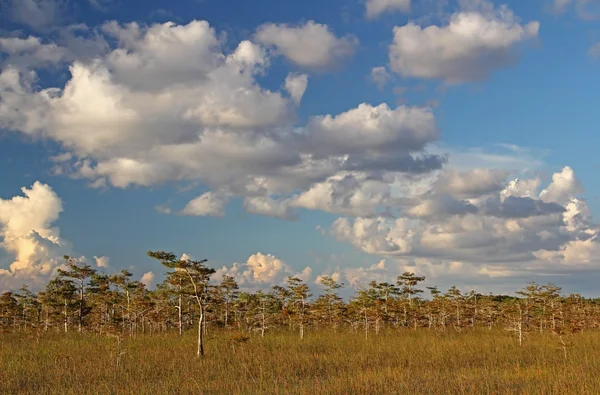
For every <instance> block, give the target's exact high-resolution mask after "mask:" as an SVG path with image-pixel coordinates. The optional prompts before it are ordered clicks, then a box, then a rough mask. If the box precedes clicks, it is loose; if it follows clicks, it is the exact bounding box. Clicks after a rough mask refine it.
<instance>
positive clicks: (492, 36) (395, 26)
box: [0, 0, 600, 294]
mask: <svg viewBox="0 0 600 395" xmlns="http://www.w3.org/2000/svg"><path fill="white" fill-rule="evenodd" d="M410 3H411V2H410V1H408V0H368V1H341V0H336V1H330V2H326V3H324V2H322V1H320V2H317V1H312V0H310V1H304V2H292V1H274V0H265V1H260V2H254V1H234V0H226V1H224V0H221V1H213V0H201V1H200V0H198V1H195V0H178V1H170V2H164V1H158V0H155V1H145V2H125V1H117V0H114V1H113V0H105V1H100V0H96V1H91V0H90V1H89V2H87V1H77V2H75V1H73V0H63V1H58V0H19V1H17V0H1V1H0V20H1V21H2V22H1V23H2V29H1V30H0V54H1V55H0V68H1V73H0V161H1V162H0V163H2V167H1V170H0V171H1V178H0V180H1V182H0V198H2V200H1V201H0V230H1V231H2V236H1V237H2V240H3V244H2V250H1V251H2V253H1V254H0V289H12V288H18V287H19V286H20V285H21V284H23V283H27V284H30V285H31V286H33V287H36V286H39V285H40V284H43V283H44V281H46V280H47V279H48V278H49V277H51V276H52V275H53V274H54V273H55V269H56V268H57V267H58V266H59V265H60V257H61V256H62V255H64V254H65V253H68V254H72V255H75V256H81V257H82V259H86V260H88V261H89V262H90V263H92V264H98V263H99V264H100V265H101V267H100V270H105V271H109V272H110V271H115V270H120V269H122V268H126V267H127V268H130V269H131V270H132V271H133V272H134V273H135V275H136V276H137V277H138V278H141V277H142V275H143V274H145V273H146V274H147V273H150V272H152V273H153V274H148V275H146V276H145V281H147V282H148V284H149V285H152V283H156V282H157V281H161V279H162V278H161V273H162V268H161V267H159V266H158V265H157V264H155V263H154V262H152V261H150V260H149V259H147V258H146V257H145V251H147V250H150V249H162V250H168V251H173V252H176V253H178V254H181V253H187V254H190V255H191V256H193V257H197V258H207V259H209V262H210V263H211V264H212V265H213V266H214V267H216V268H219V271H218V273H217V276H221V275H223V274H231V275H234V276H235V277H236V278H237V279H238V281H239V282H240V283H241V284H242V285H243V286H244V287H246V288H250V289H254V288H260V287H268V286H271V285H273V284H277V283H280V282H281V281H283V279H284V278H285V277H286V276H288V275H299V276H301V277H302V278H303V279H305V280H306V281H308V282H310V283H311V284H314V282H315V281H316V280H317V279H318V276H319V275H322V274H327V275H333V276H334V277H335V278H336V279H338V280H339V281H343V282H345V283H346V284H349V285H351V286H352V287H359V286H360V285H361V284H362V285H364V284H366V283H368V281H370V280H371V279H375V280H378V281H384V280H385V281H390V280H393V279H395V277H396V276H397V275H399V274H401V273H402V272H403V271H406V270H409V271H415V272H417V273H418V274H421V275H425V276H427V277H428V279H429V281H430V284H438V285H440V286H441V287H445V286H449V285H452V284H457V285H459V286H461V287H462V288H464V289H471V288H476V289H485V290H495V291H499V292H505V291H512V290H515V289H518V288H520V287H521V286H523V285H525V283H526V282H527V281H538V282H547V281H553V282H557V283H559V284H560V285H563V286H564V288H565V290H567V291H569V292H582V293H584V294H594V284H593V282H592V281H591V280H589V279H590V278H591V277H592V276H590V273H597V272H598V269H600V260H599V259H598V258H597V256H598V255H597V254H596V253H597V252H600V248H599V246H598V243H599V241H598V240H597V232H598V227H597V225H596V222H595V220H594V217H597V216H598V214H599V212H600V201H599V200H598V196H599V194H600V186H599V185H598V183H597V181H596V177H594V176H595V174H596V173H597V170H598V168H599V166H600V160H597V159H596V155H594V154H595V149H596V147H597V137H596V133H594V130H593V128H594V127H595V126H596V125H598V123H599V121H600V119H599V118H600V115H598V113H597V111H594V110H595V107H596V106H595V102H596V100H595V95H596V91H597V89H595V87H597V86H600V73H599V72H598V70H599V69H598V68H599V67H600V64H599V61H598V57H599V55H600V47H595V45H596V44H597V43H599V42H600V29H599V25H598V21H597V19H596V16H600V14H597V12H598V11H600V8H599V7H598V4H597V3H596V2H595V1H591V2H586V1H584V0H572V1H564V0H563V1H560V0H557V1H556V2H554V1H552V0H547V1H539V2H518V1H506V2H494V3H492V2H489V1H482V0H463V1H457V2H455V1H443V0H428V1H421V2H418V1H416V0H412V4H410ZM200 21H206V22H207V23H208V24H206V23H204V22H200ZM131 22H135V23H136V24H135V25H133V24H130V23H131ZM594 48H597V49H596V50H595V49H594ZM286 81H287V82H286ZM419 158H421V159H419ZM517 178H518V179H519V180H520V181H518V182H515V181H514V180H515V179H517ZM36 182H38V183H37V184H36ZM21 188H26V189H25V190H24V191H23V190H22V189H21ZM94 257H108V258H109V259H110V260H109V263H108V266H107V265H106V260H98V261H97V260H96V259H95V258H94ZM307 268H309V269H307ZM153 276H154V280H153V281H151V280H150V279H151V278H152V277H153Z"/></svg>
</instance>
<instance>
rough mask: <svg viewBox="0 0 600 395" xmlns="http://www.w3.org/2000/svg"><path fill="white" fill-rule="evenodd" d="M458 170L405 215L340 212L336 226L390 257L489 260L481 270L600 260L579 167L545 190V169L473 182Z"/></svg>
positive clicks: (343, 236)
mask: <svg viewBox="0 0 600 395" xmlns="http://www.w3.org/2000/svg"><path fill="white" fill-rule="evenodd" d="M456 177H457V175H456V174H451V175H440V176H439V178H438V180H437V181H433V182H431V186H432V188H433V189H427V190H426V192H425V193H424V195H422V196H424V197H426V199H423V198H421V199H414V201H413V200H409V201H408V202H405V215H406V216H405V217H401V218H389V217H388V218H386V217H372V218H364V217H357V218H353V219H352V218H339V219H337V220H336V221H335V222H334V223H333V224H332V226H331V230H330V232H331V234H332V235H333V236H334V237H335V238H336V239H338V240H340V241H344V242H347V243H350V244H352V245H353V246H355V247H356V248H357V249H359V250H361V251H363V252H365V253H368V254H373V255H379V256H382V257H406V258H413V259H416V258H420V259H433V260H440V261H458V262H463V263H464V264H468V265H473V267H477V268H483V267H484V266H483V265H485V268H486V269H485V270H484V271H482V272H481V273H479V271H478V272H477V273H479V274H481V275H483V274H486V275H490V274H491V273H496V272H494V271H495V270H496V271H497V270H500V269H498V268H499V267H501V268H502V272H503V273H505V274H506V275H508V274H510V273H513V274H514V273H517V272H535V271H540V270H547V271H550V272H551V271H556V270H560V268H561V265H562V266H564V265H569V267H579V268H581V267H582V266H589V265H598V264H600V260H598V259H597V258H594V256H595V255H594V254H595V253H596V251H597V248H598V245H599V244H598V243H599V240H598V236H597V235H598V232H599V231H600V228H598V226H597V225H596V224H594V223H593V222H592V220H591V215H590V212H589V208H588V207H587V204H586V202H585V201H583V200H581V199H577V198H576V196H575V194H576V193H577V192H578V191H580V185H579V183H578V182H577V179H576V177H575V175H574V173H573V171H572V169H570V168H568V167H566V168H564V169H563V170H561V171H560V172H557V173H555V174H554V175H553V177H552V182H551V183H550V184H549V185H548V187H546V188H545V189H544V190H542V192H541V193H539V196H538V191H537V190H538V188H539V186H540V179H539V178H538V177H536V178H532V179H516V180H513V181H510V182H505V183H502V182H500V181H499V180H496V181H494V182H492V183H488V182H487V181H486V182H482V180H489V179H490V178H488V177H473V187H472V188H471V187H469V185H468V179H467V178H463V177H462V176H460V177H459V178H456ZM491 179H494V177H492V178H491ZM439 180H442V181H439ZM451 180H460V182H450V181H451ZM503 184H504V185H505V186H504V188H502V185H503ZM451 186H452V187H451ZM440 190H442V191H444V192H445V193H447V192H449V191H452V192H453V193H455V194H456V195H457V196H460V195H462V196H463V197H464V198H465V199H464V200H462V199H457V198H453V197H449V195H447V194H445V193H440ZM480 195H481V196H480ZM411 217H412V218H411ZM478 270H479V269H478ZM484 272H485V273H484ZM496 274H497V275H499V274H498V273H496Z"/></svg>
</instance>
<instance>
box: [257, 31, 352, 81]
mask: <svg viewBox="0 0 600 395" xmlns="http://www.w3.org/2000/svg"><path fill="white" fill-rule="evenodd" d="M256 39H257V40H258V41H259V42H260V43H262V44H264V45H266V46H269V47H273V48H275V50H276V51H277V52H278V53H280V54H281V55H283V56H284V57H285V58H286V59H287V60H289V61H290V62H292V63H293V64H295V65H297V66H300V67H302V68H306V69H309V70H316V71H324V70H327V69H331V68H335V67H339V66H340V65H341V64H342V63H343V62H344V61H346V60H348V59H349V58H351V57H352V56H353V55H354V52H355V51H356V47H357V46H358V40H357V39H356V37H352V36H346V37H336V36H335V34H334V33H333V32H332V31H331V30H330V28H329V27H328V26H327V25H323V24H320V23H315V22H314V21H308V22H306V23H305V24H304V25H299V26H292V25H287V24H273V23H267V24H264V25H262V26H260V27H259V28H258V29H257V30H256Z"/></svg>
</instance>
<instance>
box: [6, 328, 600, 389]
mask: <svg viewBox="0 0 600 395" xmlns="http://www.w3.org/2000/svg"><path fill="white" fill-rule="evenodd" d="M235 337H236V336H235V334H234V333H232V332H229V331H222V332H219V333H209V334H208V337H207V341H206V356H205V357H204V358H196V356H195V333H194V332H193V331H190V332H188V333H186V334H184V336H182V337H179V336H177V335H175V334H173V333H170V334H164V335H145V336H144V335H141V336H137V337H134V338H127V337H125V338H123V339H122V340H121V341H120V345H119V339H117V338H115V337H108V336H98V335H93V334H83V335H79V334H75V333H73V334H66V335H65V334H61V333H48V334H45V335H43V336H42V337H37V336H36V335H33V334H28V335H24V334H3V335H1V337H0V339H1V341H0V392H2V393H3V394H190V393H196V394H199V393H203V394H367V393H368V394H596V393H600V333H598V332H591V331H588V332H585V333H579V334H576V335H569V336H566V337H564V338H563V339H564V341H565V345H566V348H565V347H564V346H563V345H562V344H561V342H560V341H559V339H558V338H557V337H556V336H553V335H551V334H537V333H535V334H530V336H528V337H527V338H526V341H525V343H524V346H523V347H519V345H518V342H517V341H516V339H515V337H514V336H513V335H512V334H511V333H510V332H506V331H500V330H498V331H496V330H492V331H488V330H485V329H478V330H475V331H470V330H466V331H462V332H455V331H447V332H438V331H429V330H426V329H422V330H416V331H415V330H387V331H384V332H382V333H380V334H379V335H378V336H371V337H369V338H368V339H365V337H364V335H363V334H362V333H352V332H348V331H340V332H327V331H319V332H310V331H308V332H307V334H306V337H305V338H304V340H300V339H299V338H298V336H297V334H295V333H286V332H281V333H270V334H268V336H266V337H264V338H261V337H260V336H256V337H251V338H249V339H248V340H247V341H245V342H239V341H235V340H233V339H234V338H235Z"/></svg>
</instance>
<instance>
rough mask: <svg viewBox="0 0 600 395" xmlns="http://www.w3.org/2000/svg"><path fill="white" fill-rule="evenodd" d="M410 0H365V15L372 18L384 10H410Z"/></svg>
mask: <svg viewBox="0 0 600 395" xmlns="http://www.w3.org/2000/svg"><path fill="white" fill-rule="evenodd" d="M410 1H411V0H367V3H366V16H367V18H369V19H374V18H377V17H378V16H380V15H381V14H383V13H384V12H394V11H401V12H408V11H410Z"/></svg>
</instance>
